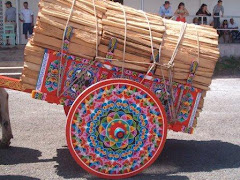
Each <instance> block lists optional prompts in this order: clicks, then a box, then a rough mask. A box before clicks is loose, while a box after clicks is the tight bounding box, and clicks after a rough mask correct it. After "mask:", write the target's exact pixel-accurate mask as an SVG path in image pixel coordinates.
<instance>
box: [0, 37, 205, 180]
mask: <svg viewBox="0 0 240 180" xmlns="http://www.w3.org/2000/svg"><path fill="white" fill-rule="evenodd" d="M113 41H114V42H115V43H113ZM115 45H116V41H115V40H114V39H112V40H111V41H110V43H109V52H107V53H106V57H107V59H108V60H106V61H105V62H104V63H100V62H99V61H95V60H87V59H82V58H78V57H76V56H72V55H70V54H67V52H63V53H61V52H57V51H54V50H50V49H46V50H45V53H44V58H43V62H42V66H41V71H40V74H39V78H38V83H37V85H36V89H27V88H25V87H24V86H23V85H22V83H21V80H16V79H11V78H7V77H3V76H0V87H4V88H9V89H13V90H18V91H24V92H28V93H31V94H32V97H33V98H34V99H38V100H44V101H47V102H49V103H56V104H60V105H63V106H64V108H65V112H66V115H67V124H66V139H67V144H68V148H69V150H70V152H71V154H72V156H73V158H74V159H75V161H76V162H77V163H78V164H79V165H80V166H81V167H82V168H83V169H85V170H87V171H88V172H90V173H92V174H94V175H96V176H98V177H102V178H108V179H117V178H127V177H130V176H133V175H136V174H138V173H140V172H141V171H143V170H144V169H146V168H147V167H149V166H150V165H151V164H152V163H153V162H154V161H155V160H156V159H157V158H158V156H159V155H160V153H161V152H162V150H163V147H164V144H165V141H166V137H167V131H168V130H173V131H176V132H184V133H189V134H192V133H193V129H194V127H195V126H196V110H197V107H198V105H199V100H200V98H201V94H202V91H201V90H199V89H196V88H194V87H192V86H191V82H192V79H193V77H194V74H195V70H196V66H197V64H196V63H194V62H193V65H192V67H191V72H190V74H189V79H188V82H186V84H185V85H183V84H179V83H174V82H168V81H167V80H165V79H159V78H155V77H154V76H152V74H154V70H153V71H151V72H150V73H148V74H141V73H138V72H134V71H131V70H128V69H127V68H118V67H114V66H113V65H112V64H111V58H112V57H113V54H114V47H115ZM60 59H61V60H62V63H60ZM59 67H62V69H61V74H62V75H61V78H60V80H59V70H60V68H59Z"/></svg>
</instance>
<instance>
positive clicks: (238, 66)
mask: <svg viewBox="0 0 240 180" xmlns="http://www.w3.org/2000/svg"><path fill="white" fill-rule="evenodd" d="M214 74H215V76H240V57H233V56H232V57H223V58H221V59H220V60H219V61H218V63H217V65H216V69H215V73H214Z"/></svg>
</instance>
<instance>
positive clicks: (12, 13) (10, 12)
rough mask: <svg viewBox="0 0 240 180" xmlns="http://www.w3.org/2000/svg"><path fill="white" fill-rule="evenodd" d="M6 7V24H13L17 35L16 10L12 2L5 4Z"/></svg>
mask: <svg viewBox="0 0 240 180" xmlns="http://www.w3.org/2000/svg"><path fill="white" fill-rule="evenodd" d="M5 5H6V12H5V20H4V21H5V23H6V24H11V25H14V31H15V33H16V28H17V24H16V8H14V7H12V2H11V1H7V2H6V3H5ZM7 45H10V44H9V37H7Z"/></svg>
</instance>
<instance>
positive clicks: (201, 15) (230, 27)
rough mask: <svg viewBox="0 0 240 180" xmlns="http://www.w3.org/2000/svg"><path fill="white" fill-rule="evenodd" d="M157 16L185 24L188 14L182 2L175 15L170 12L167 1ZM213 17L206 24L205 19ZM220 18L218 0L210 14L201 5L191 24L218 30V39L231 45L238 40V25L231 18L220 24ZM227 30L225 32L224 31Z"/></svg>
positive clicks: (205, 7) (222, 8)
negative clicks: (220, 38) (208, 26)
mask: <svg viewBox="0 0 240 180" xmlns="http://www.w3.org/2000/svg"><path fill="white" fill-rule="evenodd" d="M159 15H160V16H162V17H163V18H166V19H173V18H175V19H176V21H181V22H186V17H187V16H189V12H188V10H187V9H186V7H185V4H184V3H183V2H181V3H179V5H178V8H177V10H176V11H175V13H173V11H172V7H171V4H170V2H169V1H165V3H164V4H163V5H162V6H161V7H160V9H159ZM208 16H209V17H210V16H213V21H212V22H210V23H209V22H208V18H207V17H208ZM220 17H224V7H223V1H222V0H218V2H217V4H216V5H215V6H214V8H213V11H212V13H210V12H209V10H208V6H207V4H202V5H201V7H200V8H199V10H198V11H197V12H196V17H194V18H193V21H192V22H193V24H196V25H211V26H213V27H214V28H215V29H218V34H219V37H222V38H223V41H224V43H231V42H233V41H234V40H240V31H239V30H238V29H239V27H238V24H237V23H236V22H235V21H234V19H233V18H231V19H230V20H229V22H228V20H227V19H224V20H223V21H222V23H221V19H220ZM225 29H227V30H225Z"/></svg>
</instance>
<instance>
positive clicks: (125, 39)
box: [119, 4, 127, 77]
mask: <svg viewBox="0 0 240 180" xmlns="http://www.w3.org/2000/svg"><path fill="white" fill-rule="evenodd" d="M119 5H120V6H121V8H122V11H123V16H124V21H125V35H124V47H123V64H122V76H121V77H123V75H124V69H125V67H124V62H125V57H126V46H127V16H126V11H125V9H124V6H123V5H121V4H119Z"/></svg>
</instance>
